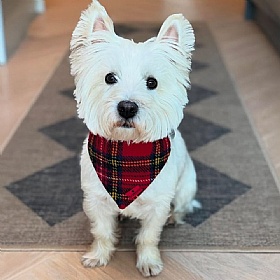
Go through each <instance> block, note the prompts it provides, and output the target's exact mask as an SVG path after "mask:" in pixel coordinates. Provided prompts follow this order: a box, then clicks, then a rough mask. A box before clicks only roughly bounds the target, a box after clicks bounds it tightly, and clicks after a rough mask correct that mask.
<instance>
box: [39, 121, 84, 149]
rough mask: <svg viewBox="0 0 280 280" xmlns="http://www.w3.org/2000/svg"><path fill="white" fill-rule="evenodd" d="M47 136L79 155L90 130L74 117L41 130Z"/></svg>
mask: <svg viewBox="0 0 280 280" xmlns="http://www.w3.org/2000/svg"><path fill="white" fill-rule="evenodd" d="M40 132H43V133H44V134H45V135H46V136H48V137H50V138H51V139H53V140H55V141H56V142H58V143H59V144H60V145H62V146H64V147H65V148H67V149H68V150H70V151H73V152H75V153H79V152H80V151H81V149H82V143H83V141H84V140H85V138H86V136H87V133H88V130H87V128H86V126H85V125H84V124H83V123H82V121H81V120H80V119H78V118H77V117H72V118H70V119H67V120H65V121H62V122H58V123H55V124H53V125H50V126H47V127H44V128H41V129H40Z"/></svg>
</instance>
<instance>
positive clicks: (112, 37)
mask: <svg viewBox="0 0 280 280" xmlns="http://www.w3.org/2000/svg"><path fill="white" fill-rule="evenodd" d="M194 42H195V38H194V33H193V29H192V27H191V25H190V23H189V22H188V21H187V20H186V19H185V18H184V17H183V16H182V15H181V14H176V15H172V16H170V17H168V18H167V19H166V21H165V22H164V23H163V25H162V27H161V29H160V31H159V34H158V36H157V37H156V38H152V39H150V40H148V41H146V42H144V43H138V44H136V43H134V42H133V41H130V40H127V39H123V38H121V37H119V36H117V35H116V34H115V33H114V26H113V22H112V20H111V19H110V18H109V16H108V15H107V13H106V11H105V9H104V8H103V7H102V6H101V5H100V4H99V2H98V1H95V0H94V1H93V2H92V4H91V5H90V6H89V7H88V9H86V10H85V11H84V12H83V13H82V15H81V18H80V20H79V22H78V24H77V27H76V28H75V30H74V32H73V35H72V39H71V55H70V60H71V74H72V75H73V76H75V84H76V90H75V92H74V94H75V97H76V101H77V104H78V105H77V107H78V115H79V117H80V118H82V119H83V120H84V122H85V124H86V125H87V127H88V129H89V131H90V133H89V137H88V138H87V139H86V141H85V142H84V146H83V151H82V155H81V184H82V189H83V191H84V203H83V206H84V211H85V213H86V215H87V216H88V218H89V220H90V222H91V233H92V234H93V236H94V241H93V244H92V246H91V249H90V251H89V252H88V253H86V254H85V255H84V256H83V260H82V261H83V264H84V265H85V266H86V267H95V266H103V265H106V264H107V263H108V261H109V260H110V257H111V256H112V253H113V252H114V250H115V244H116V243H117V236H116V227H117V217H118V215H119V214H121V215H124V216H127V217H131V218H137V219H139V220H140V221H141V229H140V231H139V234H138V236H137V238H136V244H137V268H138V269H139V271H140V272H141V273H142V274H143V275H144V276H151V275H158V274H159V273H160V272H161V271H162V268H163V264H162V261H161V257H160V252H159V249H158V243H159V240H160V234H161V231H162V228H163V226H164V224H165V223H166V221H167V219H168V217H169V215H170V212H172V216H173V220H174V221H175V222H176V223H177V224H181V223H183V219H184V217H185V215H186V214H187V213H190V212H192V211H193V208H194V207H199V203H198V202H197V201H196V200H194V197H195V194H196V190H197V185H196V173H195V169H194V166H193V162H192V160H191V159H190V156H189V154H188V152H187V149H186V147H185V143H184V140H183V139H182V137H181V134H180V132H179V131H178V130H177V127H178V125H179V124H180V122H181V120H182V118H183V108H184V107H185V105H186V104H187V103H188V97H187V92H186V90H187V89H188V88H189V86H190V81H189V72H190V69H191V52H192V51H193V50H194ZM171 205H172V211H171Z"/></svg>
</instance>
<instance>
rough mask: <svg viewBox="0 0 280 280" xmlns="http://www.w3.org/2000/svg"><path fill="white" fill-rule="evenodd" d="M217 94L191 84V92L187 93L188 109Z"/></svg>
mask: <svg viewBox="0 0 280 280" xmlns="http://www.w3.org/2000/svg"><path fill="white" fill-rule="evenodd" d="M216 94H218V93H217V92H216V91H214V90H211V89H208V88H204V87H201V86H199V85H196V84H192V86H191V90H190V91H188V98H189V105H188V106H187V107H188V108H189V107H190V106H191V105H193V104H195V103H198V102H200V101H202V100H204V99H207V98H210V97H212V96H215V95H216Z"/></svg>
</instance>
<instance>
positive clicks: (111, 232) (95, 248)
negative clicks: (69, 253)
mask: <svg viewBox="0 0 280 280" xmlns="http://www.w3.org/2000/svg"><path fill="white" fill-rule="evenodd" d="M88 203H89V204H90V202H89V201H88ZM87 206H89V205H87V201H86V200H85V201H84V210H85V212H86V214H87V216H88V217H89V219H90V222H91V233H92V235H93V237H94V241H93V243H92V245H91V249H90V251H89V252H87V253H86V254H85V255H84V256H83V258H82V263H83V265H84V266H85V267H96V266H105V265H107V263H108V262H109V260H110V258H111V256H112V254H113V253H114V251H115V243H116V242H117V237H116V226H117V215H118V213H117V212H113V211H112V209H111V210H110V208H109V207H104V206H103V207H96V208H90V207H87ZM100 206H101V205H100Z"/></svg>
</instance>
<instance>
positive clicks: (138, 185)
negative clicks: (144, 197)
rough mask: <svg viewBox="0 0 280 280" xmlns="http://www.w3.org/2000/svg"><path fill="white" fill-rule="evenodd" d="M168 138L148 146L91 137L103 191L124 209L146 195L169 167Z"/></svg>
mask: <svg viewBox="0 0 280 280" xmlns="http://www.w3.org/2000/svg"><path fill="white" fill-rule="evenodd" d="M170 151H171V144H170V140H169V138H168V137H165V138H163V139H160V140H157V141H154V142H147V143H143V142H141V143H128V142H122V141H111V140H107V139H105V138H103V137H101V136H98V135H94V134H92V133H89V137H88V152H89V156H90V159H91V162H92V165H93V168H94V169H95V171H96V173H97V175H98V177H99V179H100V181H101V182H102V184H103V187H104V188H105V189H106V191H107V192H108V193H109V194H110V196H111V197H112V199H113V200H114V201H115V202H116V204H117V205H118V207H119V208H120V209H125V208H126V207H127V206H128V205H129V204H130V203H132V202H133V201H134V200H135V199H136V198H137V197H138V196H140V195H141V194H142V192H144V191H145V190H146V189H147V188H148V187H149V185H150V184H151V183H152V182H153V181H154V179H155V178H156V177H157V175H158V174H159V173H160V172H161V170H162V169H163V167H164V166H165V164H166V162H167V160H168V158H169V155H170Z"/></svg>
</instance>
